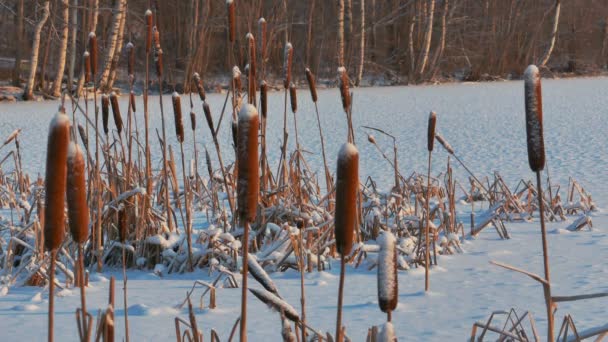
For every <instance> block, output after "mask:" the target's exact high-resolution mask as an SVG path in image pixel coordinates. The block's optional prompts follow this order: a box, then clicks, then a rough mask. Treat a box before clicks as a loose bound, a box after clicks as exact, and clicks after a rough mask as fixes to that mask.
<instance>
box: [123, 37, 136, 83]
mask: <svg viewBox="0 0 608 342" xmlns="http://www.w3.org/2000/svg"><path fill="white" fill-rule="evenodd" d="M125 49H126V51H127V72H128V74H129V75H135V46H134V45H133V43H131V42H129V43H128V44H127V46H126V48H125Z"/></svg>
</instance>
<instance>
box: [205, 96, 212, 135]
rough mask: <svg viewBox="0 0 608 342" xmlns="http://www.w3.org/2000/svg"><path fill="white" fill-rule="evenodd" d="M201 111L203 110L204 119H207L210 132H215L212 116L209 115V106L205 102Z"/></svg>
mask: <svg viewBox="0 0 608 342" xmlns="http://www.w3.org/2000/svg"><path fill="white" fill-rule="evenodd" d="M203 112H205V120H207V126H209V129H210V130H211V134H215V128H214V125H213V117H212V116H211V108H209V104H208V103H207V102H205V103H203Z"/></svg>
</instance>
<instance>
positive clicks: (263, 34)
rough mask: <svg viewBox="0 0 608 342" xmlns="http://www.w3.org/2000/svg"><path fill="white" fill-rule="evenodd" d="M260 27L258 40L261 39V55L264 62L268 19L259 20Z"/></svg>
mask: <svg viewBox="0 0 608 342" xmlns="http://www.w3.org/2000/svg"><path fill="white" fill-rule="evenodd" d="M258 25H259V27H260V34H259V35H258V38H259V39H260V53H261V56H262V62H263V59H264V53H265V51H266V43H267V42H266V33H267V32H268V23H267V22H266V19H264V18H260V20H258Z"/></svg>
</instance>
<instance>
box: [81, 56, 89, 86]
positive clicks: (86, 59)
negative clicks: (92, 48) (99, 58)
mask: <svg viewBox="0 0 608 342" xmlns="http://www.w3.org/2000/svg"><path fill="white" fill-rule="evenodd" d="M82 64H83V66H84V83H90V82H91V54H90V53H89V51H85V52H84V54H83V55H82Z"/></svg>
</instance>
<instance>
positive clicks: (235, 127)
mask: <svg viewBox="0 0 608 342" xmlns="http://www.w3.org/2000/svg"><path fill="white" fill-rule="evenodd" d="M231 129H232V144H234V147H235V148H236V147H237V146H238V145H237V144H238V139H239V138H238V135H239V124H238V122H237V121H232V125H231Z"/></svg>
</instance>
